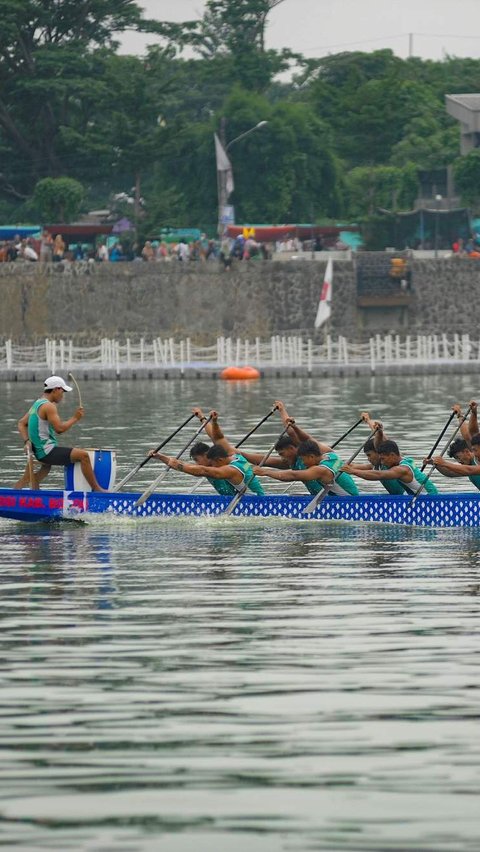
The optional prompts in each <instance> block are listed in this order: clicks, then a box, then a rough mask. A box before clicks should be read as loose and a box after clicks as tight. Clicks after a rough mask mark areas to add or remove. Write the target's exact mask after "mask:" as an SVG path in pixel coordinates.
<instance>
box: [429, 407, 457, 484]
mask: <svg viewBox="0 0 480 852" xmlns="http://www.w3.org/2000/svg"><path fill="white" fill-rule="evenodd" d="M454 417H455V411H452V413H451V415H450V417H449V418H448V420H447V422H446V423H445V426H444V427H443V429H442V431H441V432H440V435H439V436H438V438H437V440H436V441H435V443H434V445H433V447H432V449H431V450H430V452H429V454H428V456H427V459H431V458H432V456H433V454H434V452H435V450H436V449H437V447H438V445H439V443H440V441H441V440H442V438H443V436H444V435H445V432H446V431H447V429H448V427H449V426H450V423H451V422H452V420H453V418H454ZM462 422H463V421H462ZM459 428H460V427H459ZM426 466H427V461H424V462H423V464H422V466H421V468H420V472H421V473H423V471H424V470H425V468H426Z"/></svg>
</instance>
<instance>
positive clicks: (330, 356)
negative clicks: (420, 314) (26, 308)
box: [0, 334, 480, 373]
mask: <svg viewBox="0 0 480 852" xmlns="http://www.w3.org/2000/svg"><path fill="white" fill-rule="evenodd" d="M452 360H454V361H480V340H472V339H471V338H470V336H469V335H468V334H462V335H460V334H454V335H453V336H450V337H448V336H447V335H446V334H442V335H436V334H432V335H418V336H413V335H407V336H406V337H404V338H401V337H400V336H399V335H391V334H388V335H379V334H377V335H375V337H371V338H370V339H369V340H368V341H366V342H363V343H354V342H352V341H349V340H347V338H346V337H342V336H339V337H337V338H336V339H334V338H333V337H331V336H330V335H328V336H327V337H326V338H325V340H324V342H323V343H321V344H319V343H314V342H313V340H311V339H308V338H304V337H301V336H298V335H291V336H283V337H281V336H278V335H277V336H274V337H271V338H270V339H269V340H261V339H260V338H259V337H257V338H255V339H254V340H244V339H240V338H231V337H219V338H218V339H217V341H216V343H215V344H213V345H211V346H198V345H196V344H194V343H192V341H191V340H190V338H188V337H187V338H186V339H184V340H174V338H173V337H169V338H166V339H162V338H160V337H157V338H155V339H153V340H147V339H146V338H143V337H142V338H140V339H139V340H136V341H132V340H131V339H129V338H127V339H126V340H124V341H120V340H116V339H115V340H114V339H110V338H104V339H103V340H101V341H100V344H99V345H97V346H77V345H75V344H74V343H73V342H72V341H71V340H53V339H51V338H46V339H45V341H44V342H43V343H42V344H38V345H36V346H17V345H16V344H13V343H12V341H11V340H6V341H5V342H4V344H3V346H1V347H0V368H3V369H5V368H6V369H9V370H11V369H15V368H33V369H35V368H41V367H43V368H46V369H49V370H50V371H51V372H52V373H55V372H56V371H62V370H63V371H64V370H69V369H72V370H73V368H89V367H97V368H114V369H115V370H116V372H117V373H120V372H121V370H122V368H123V367H130V368H132V367H165V368H178V369H180V370H183V369H188V368H195V367H202V366H203V367H211V368H217V367H225V366H230V365H235V366H243V365H246V364H249V365H253V366H256V367H259V368H262V367H306V368H307V369H308V370H309V371H310V370H311V369H312V368H313V367H315V366H319V365H322V364H328V363H332V362H334V363H337V364H342V365H346V364H369V365H370V367H371V370H372V372H374V371H375V368H376V366H377V365H380V364H399V363H403V364H404V363H406V362H407V363H408V362H410V363H412V364H414V363H417V364H421V363H425V364H426V363H432V362H442V361H452Z"/></svg>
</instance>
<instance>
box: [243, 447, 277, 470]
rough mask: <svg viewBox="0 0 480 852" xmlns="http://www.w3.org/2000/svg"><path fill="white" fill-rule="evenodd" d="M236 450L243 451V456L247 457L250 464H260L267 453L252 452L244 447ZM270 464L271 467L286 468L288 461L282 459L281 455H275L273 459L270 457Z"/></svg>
mask: <svg viewBox="0 0 480 852" xmlns="http://www.w3.org/2000/svg"><path fill="white" fill-rule="evenodd" d="M234 452H236V453H237V452H239V453H241V454H242V456H244V458H246V460H247V461H249V462H250V464H260V462H261V461H262V459H263V457H264V455H265V453H251V452H250V450H244V449H243V447H239V449H238V450H236V449H235V450H234ZM268 466H269V467H278V468H281V469H282V470H283V469H284V468H286V467H288V465H287V462H285V461H284V460H283V459H281V458H280V456H279V457H278V458H275V457H274V458H273V459H272V458H269V459H268Z"/></svg>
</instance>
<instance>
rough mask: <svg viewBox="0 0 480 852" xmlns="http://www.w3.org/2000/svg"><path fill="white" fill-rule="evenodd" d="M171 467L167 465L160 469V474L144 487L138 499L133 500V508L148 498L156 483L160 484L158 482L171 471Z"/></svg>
mask: <svg viewBox="0 0 480 852" xmlns="http://www.w3.org/2000/svg"><path fill="white" fill-rule="evenodd" d="M171 469H172V468H171V467H167V469H166V470H163V471H162V473H161V474H160V476H157V478H156V479H154V480H153V482H152V483H150V485H149V486H148V488H146V489H145V491H144V492H143V494H141V495H140V497H139V498H138V500H135V503H134V504H133V505H134V507H135V509H136V508H137V507H138V506H142V505H143V503H145V502H146V500H148V498H149V497H150V496H151V494H153V492H154V491H155V489H156V487H157V485H160V483H161V482H162V481H163V480H164V479H165V477H166V476H167V474H168V473H169V472H170V471H171Z"/></svg>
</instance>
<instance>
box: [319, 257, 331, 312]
mask: <svg viewBox="0 0 480 852" xmlns="http://www.w3.org/2000/svg"><path fill="white" fill-rule="evenodd" d="M332 281H333V263H332V260H331V258H330V260H329V261H328V263H327V268H326V270H325V277H324V279H323V286H322V290H321V293H320V301H319V303H318V309H317V316H316V317H315V328H320V326H322V325H323V324H324V323H326V322H327V320H328V319H330V314H331V313H332V309H331V302H332Z"/></svg>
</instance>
